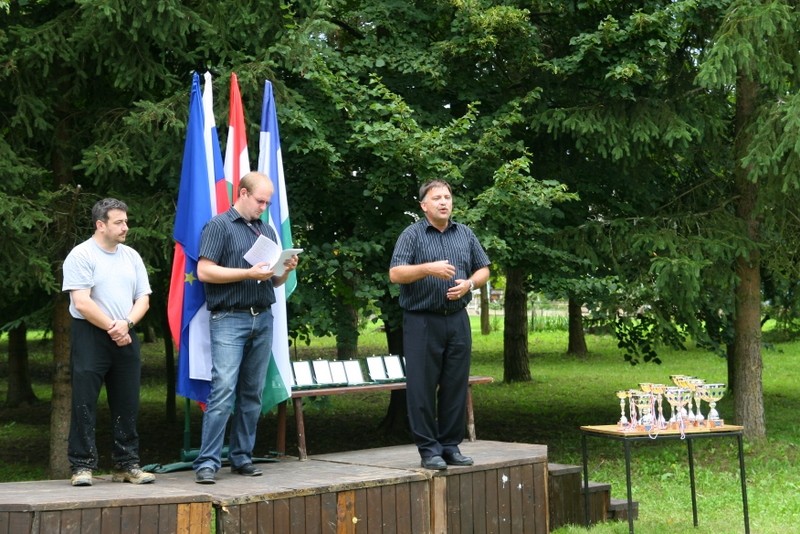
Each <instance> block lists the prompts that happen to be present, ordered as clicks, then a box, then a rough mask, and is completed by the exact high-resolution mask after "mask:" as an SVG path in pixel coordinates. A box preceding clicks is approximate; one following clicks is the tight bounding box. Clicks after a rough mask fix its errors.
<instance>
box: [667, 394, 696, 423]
mask: <svg viewBox="0 0 800 534" xmlns="http://www.w3.org/2000/svg"><path fill="white" fill-rule="evenodd" d="M690 394H691V392H690V391H689V390H688V389H686V388H682V387H677V386H668V387H666V388H665V389H664V396H665V397H666V398H667V402H668V403H669V404H670V406H672V416H671V417H670V419H669V422H670V424H675V425H678V426H680V425H682V424H683V420H684V417H685V414H686V410H685V408H684V407H685V406H686V403H688V402H689V398H690Z"/></svg>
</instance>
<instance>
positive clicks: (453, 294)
mask: <svg viewBox="0 0 800 534" xmlns="http://www.w3.org/2000/svg"><path fill="white" fill-rule="evenodd" d="M455 282H456V285H454V286H453V287H451V288H449V289H448V290H447V300H458V299H460V298H461V297H463V296H464V295H466V294H467V293H469V291H470V288H471V287H472V285H471V284H470V283H469V280H456V281H455Z"/></svg>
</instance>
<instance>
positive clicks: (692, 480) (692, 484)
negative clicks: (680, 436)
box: [686, 436, 697, 526]
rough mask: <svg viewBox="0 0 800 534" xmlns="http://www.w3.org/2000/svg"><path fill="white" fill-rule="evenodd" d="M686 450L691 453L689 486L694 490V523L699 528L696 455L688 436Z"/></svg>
mask: <svg viewBox="0 0 800 534" xmlns="http://www.w3.org/2000/svg"><path fill="white" fill-rule="evenodd" d="M686 450H687V451H688V452H689V485H690V486H691V488H692V521H693V522H694V526H697V492H696V489H695V485H694V454H693V451H692V438H690V437H689V436H686Z"/></svg>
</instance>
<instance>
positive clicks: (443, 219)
mask: <svg viewBox="0 0 800 534" xmlns="http://www.w3.org/2000/svg"><path fill="white" fill-rule="evenodd" d="M420 206H421V207H422V211H423V212H425V216H426V217H427V218H428V221H430V222H431V224H433V225H434V226H435V225H437V224H438V225H443V224H447V221H448V220H450V214H451V213H452V211H453V196H452V195H451V194H450V191H449V190H448V189H447V188H446V187H433V188H431V189H429V190H428V193H427V194H426V195H425V198H423V199H422V202H420Z"/></svg>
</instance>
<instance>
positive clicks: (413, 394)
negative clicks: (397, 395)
mask: <svg viewBox="0 0 800 534" xmlns="http://www.w3.org/2000/svg"><path fill="white" fill-rule="evenodd" d="M403 352H404V356H405V359H406V399H407V404H408V421H409V424H410V426H411V433H412V434H413V436H414V443H416V445H417V449H418V450H419V454H420V456H421V457H423V458H426V457H429V456H438V455H441V454H442V453H454V452H460V451H459V448H458V445H459V444H460V443H461V442H462V441H463V440H464V435H465V433H466V412H467V388H468V387H469V367H470V359H471V353H472V332H471V330H470V324H469V316H468V315H467V312H466V310H462V311H460V312H458V313H455V314H453V315H448V316H442V315H437V314H434V313H425V312H408V311H407V312H405V313H404V314H403Z"/></svg>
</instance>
